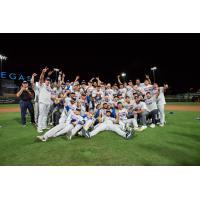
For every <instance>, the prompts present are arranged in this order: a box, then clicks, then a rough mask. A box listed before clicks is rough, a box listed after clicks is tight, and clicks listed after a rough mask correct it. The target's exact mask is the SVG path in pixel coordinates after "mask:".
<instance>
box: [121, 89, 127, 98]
mask: <svg viewBox="0 0 200 200" xmlns="http://www.w3.org/2000/svg"><path fill="white" fill-rule="evenodd" d="M126 91H127V89H126V88H121V89H119V93H120V94H122V96H123V97H125V96H126Z"/></svg>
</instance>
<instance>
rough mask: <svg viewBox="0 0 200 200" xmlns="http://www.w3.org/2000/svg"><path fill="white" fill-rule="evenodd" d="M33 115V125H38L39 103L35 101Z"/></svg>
mask: <svg viewBox="0 0 200 200" xmlns="http://www.w3.org/2000/svg"><path fill="white" fill-rule="evenodd" d="M34 110H35V112H34V114H35V116H34V117H35V123H38V117H39V103H38V102H37V101H35V104H34Z"/></svg>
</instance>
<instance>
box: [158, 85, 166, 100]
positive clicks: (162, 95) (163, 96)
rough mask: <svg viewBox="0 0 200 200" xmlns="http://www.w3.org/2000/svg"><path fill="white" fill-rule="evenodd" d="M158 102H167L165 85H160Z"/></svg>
mask: <svg viewBox="0 0 200 200" xmlns="http://www.w3.org/2000/svg"><path fill="white" fill-rule="evenodd" d="M157 104H166V101H165V95H164V87H160V93H159V96H158V98H157Z"/></svg>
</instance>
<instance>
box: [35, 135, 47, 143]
mask: <svg viewBox="0 0 200 200" xmlns="http://www.w3.org/2000/svg"><path fill="white" fill-rule="evenodd" d="M37 139H39V140H40V141H42V142H46V140H45V139H44V137H43V136H42V135H39V136H37Z"/></svg>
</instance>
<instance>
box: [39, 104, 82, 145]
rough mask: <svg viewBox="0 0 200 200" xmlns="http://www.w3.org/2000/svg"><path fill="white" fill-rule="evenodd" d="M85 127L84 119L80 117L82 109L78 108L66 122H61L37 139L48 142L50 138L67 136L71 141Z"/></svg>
mask: <svg viewBox="0 0 200 200" xmlns="http://www.w3.org/2000/svg"><path fill="white" fill-rule="evenodd" d="M83 125H84V120H83V117H81V115H80V109H78V108H77V109H76V110H75V111H71V113H70V114H69V116H68V117H67V120H66V121H65V122H61V123H60V124H58V125H57V126H55V127H54V128H52V129H51V130H49V131H47V132H46V133H45V134H44V135H43V136H37V138H38V139H39V140H41V141H47V139H48V138H51V137H58V136H60V135H64V134H67V138H68V139H70V140H71V138H72V137H73V136H74V135H75V134H76V133H77V132H78V131H79V130H80V129H81V128H82V127H83Z"/></svg>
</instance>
